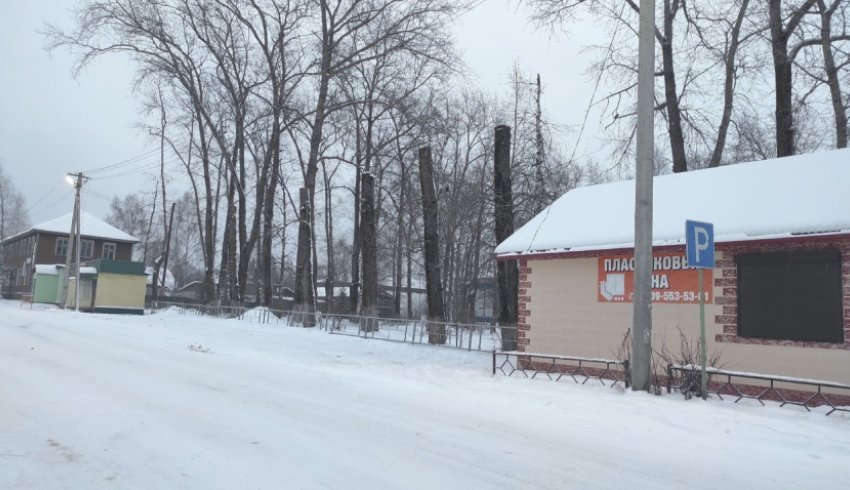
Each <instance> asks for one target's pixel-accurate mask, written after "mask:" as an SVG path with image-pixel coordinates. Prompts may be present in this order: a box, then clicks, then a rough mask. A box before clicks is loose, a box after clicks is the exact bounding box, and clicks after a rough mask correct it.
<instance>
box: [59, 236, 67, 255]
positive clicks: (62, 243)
mask: <svg viewBox="0 0 850 490" xmlns="http://www.w3.org/2000/svg"><path fill="white" fill-rule="evenodd" d="M56 255H61V256H65V255H68V239H67V238H57V239H56Z"/></svg>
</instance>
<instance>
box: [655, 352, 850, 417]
mask: <svg viewBox="0 0 850 490" xmlns="http://www.w3.org/2000/svg"><path fill="white" fill-rule="evenodd" d="M707 373H708V375H709V383H708V392H709V393H710V394H714V395H717V397H718V398H720V399H721V400H722V399H724V398H723V397H724V396H727V397H730V398H734V399H735V400H734V401H735V403H738V402H739V401H741V400H743V399H745V398H746V399H750V400H756V401H758V402H759V403H761V404H762V405H764V402H765V401H774V402H778V403H779V406H780V407H782V406H785V405H794V406H798V407H803V408H805V409H806V410H811V409H812V408H815V407H823V406H826V407H828V408H829V409H830V410H829V412H827V415H830V414H832V413H833V412H850V385H846V384H842V383H835V382H832V381H820V380H814V379H802V378H792V377H786V376H772V375H767V374H759V373H747V372H741V371H728V370H724V369H716V368H708V369H707ZM674 389H675V390H678V391H680V392H681V393H683V394H684V395H685V397H690V396H693V395H698V394H700V391H701V388H700V366H693V365H684V366H683V365H677V364H668V365H667V393H670V392H671V391H673V390H674Z"/></svg>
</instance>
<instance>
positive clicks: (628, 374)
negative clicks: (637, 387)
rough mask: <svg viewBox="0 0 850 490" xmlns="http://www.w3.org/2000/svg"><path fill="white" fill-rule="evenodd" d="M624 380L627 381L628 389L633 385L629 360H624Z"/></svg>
mask: <svg viewBox="0 0 850 490" xmlns="http://www.w3.org/2000/svg"><path fill="white" fill-rule="evenodd" d="M623 381H624V382H625V383H626V389H629V388H630V387H631V386H632V371H631V369H629V360H628V359H626V360H624V361H623Z"/></svg>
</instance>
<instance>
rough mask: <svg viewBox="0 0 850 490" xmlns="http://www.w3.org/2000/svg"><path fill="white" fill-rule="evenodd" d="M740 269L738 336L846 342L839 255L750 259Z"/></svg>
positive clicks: (786, 254)
mask: <svg viewBox="0 0 850 490" xmlns="http://www.w3.org/2000/svg"><path fill="white" fill-rule="evenodd" d="M735 262H736V265H737V268H738V336H739V337H749V338H760V339H775V340H794V341H811V342H832V343H841V342H844V318H843V316H844V312H843V311H842V301H841V294H842V284H841V254H840V253H839V252H837V251H817V252H783V253H763V254H746V255H740V256H738V257H736V258H735Z"/></svg>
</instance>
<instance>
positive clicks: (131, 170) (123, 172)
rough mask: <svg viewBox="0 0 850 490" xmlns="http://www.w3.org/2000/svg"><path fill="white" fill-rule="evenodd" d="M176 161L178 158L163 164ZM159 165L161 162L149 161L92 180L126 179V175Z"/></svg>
mask: <svg viewBox="0 0 850 490" xmlns="http://www.w3.org/2000/svg"><path fill="white" fill-rule="evenodd" d="M178 160H179V158H174V159H172V160H168V161H166V162H165V164H166V165H170V164H172V163H174V162H176V161H178ZM159 165H161V162H160V161H159V160H156V161H150V162H146V163H143V164H141V165H138V166H135V167H132V168H129V169H115V170H116V171H118V173H112V174H107V175H102V176H99V177H93V178H92V180H106V179H114V178H118V177H126V176H127V175H132V174H135V173H140V172H143V171H145V170H149V169H153V168H154V167H158V166H159Z"/></svg>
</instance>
